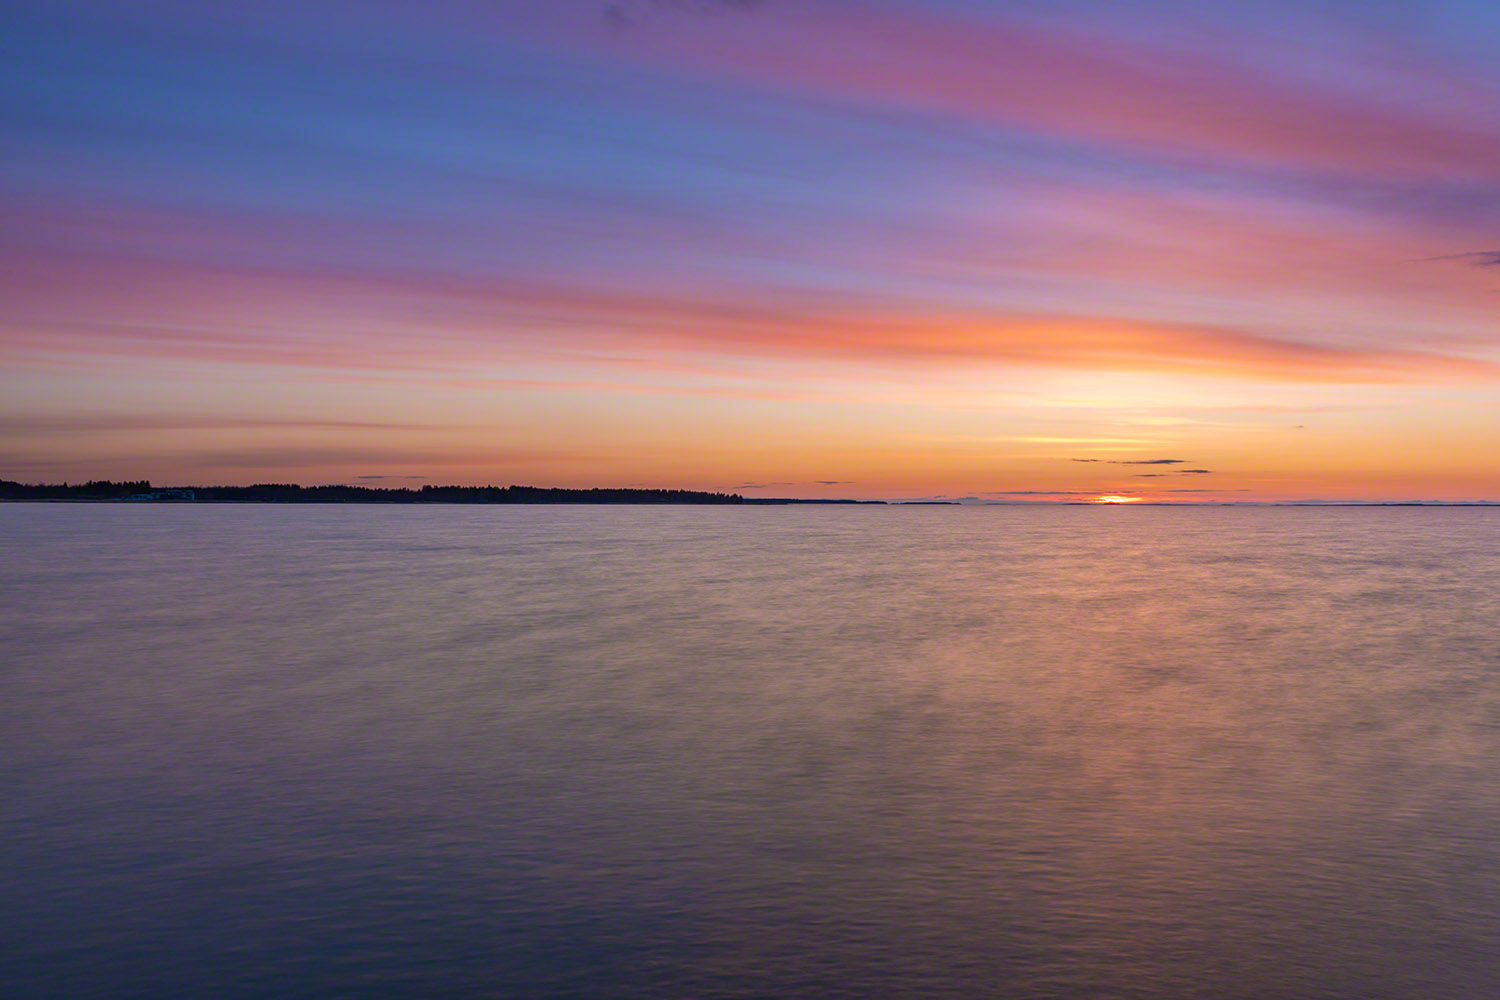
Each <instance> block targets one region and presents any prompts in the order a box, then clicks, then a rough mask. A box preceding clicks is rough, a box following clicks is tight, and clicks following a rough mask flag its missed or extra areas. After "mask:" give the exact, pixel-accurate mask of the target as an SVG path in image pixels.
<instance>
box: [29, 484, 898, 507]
mask: <svg viewBox="0 0 1500 1000" xmlns="http://www.w3.org/2000/svg"><path fill="white" fill-rule="evenodd" d="M6 500H12V501H14V500H40V501H78V502H86V503H101V502H111V503H471V504H502V503H503V504H546V503H550V504H558V503H574V504H577V503H586V504H699V505H704V504H707V505H714V504H749V505H756V504H760V505H765V504H805V503H813V504H830V503H833V504H865V503H874V504H881V503H884V502H885V501H883V500H802V499H795V498H791V497H744V496H741V495H740V494H738V493H707V492H703V491H700V490H644V489H588V490H573V489H559V488H551V487H542V486H422V487H418V488H416V489H411V488H407V487H385V486H343V485H334V486H299V485H297V484H295V483H258V484H256V485H254V486H170V487H162V486H152V485H151V483H150V482H148V481H146V480H139V481H133V482H112V481H110V480H108V479H97V480H91V481H90V482H87V483H77V484H69V483H57V484H52V483H39V484H27V483H17V482H13V481H11V480H8V479H0V501H6Z"/></svg>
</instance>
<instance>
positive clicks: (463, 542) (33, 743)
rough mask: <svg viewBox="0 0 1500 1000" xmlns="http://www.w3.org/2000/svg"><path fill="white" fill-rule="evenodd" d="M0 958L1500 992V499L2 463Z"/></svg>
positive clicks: (391, 993) (1301, 991) (931, 984)
mask: <svg viewBox="0 0 1500 1000" xmlns="http://www.w3.org/2000/svg"><path fill="white" fill-rule="evenodd" d="M0 662H3V667H0V835H3V840H0V903H3V909H0V983H3V986H0V995H3V996H5V997H6V998H31V997H59V998H87V997H150V998H171V997H212V998H216V1000H217V998H239V997H257V998H259V997H365V996H368V997H412V998H419V997H420V998H428V997H470V996H473V997H516V998H526V997H622V998H633V997H643V998H644V997H651V998H700V1000H704V998H719V997H746V998H749V997H810V998H819V997H850V998H855V997H859V998H864V997H870V998H898V997H924V998H925V997H964V998H984V997H996V998H1013V1000H1027V998H1042V997H1048V998H1054V997H1055V998H1075V997H1076V998H1105V997H1161V998H1188V997H1202V998H1216V1000H1217V998H1312V997H1347V998H1382V997H1388V998H1422V1000H1435V998H1447V997H1452V998H1464V1000H1473V998H1483V997H1490V996H1496V995H1500V510H1487V509H1472V508H1464V509H1431V508H1427V509H1407V508H1397V509H1391V508H1382V509H1347V508H1339V509H1295V508H1292V509H1289V508H1270V509H1253V508H1251V509H1247V508H1196V509H1184V508H1161V507H1150V508H1140V507H1136V508H1131V507H1056V508H1004V507H988V508H955V507H890V508H882V507H856V508H799V507H792V508H767V507H755V508H690V507H668V508H639V507H624V508H622V507H613V508H612V507H532V508H525V507H448V506H442V507H385V506H352V507H338V506H251V505H246V506H238V505H235V506H190V505H182V506H123V505H122V506H112V505H65V504H5V505H0Z"/></svg>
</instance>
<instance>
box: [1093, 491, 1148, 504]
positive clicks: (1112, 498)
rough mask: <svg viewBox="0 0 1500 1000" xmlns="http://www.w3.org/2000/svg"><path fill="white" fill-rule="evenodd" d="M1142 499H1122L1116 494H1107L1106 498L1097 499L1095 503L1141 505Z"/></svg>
mask: <svg viewBox="0 0 1500 1000" xmlns="http://www.w3.org/2000/svg"><path fill="white" fill-rule="evenodd" d="M1141 499H1142V498H1141V497H1122V496H1119V495H1118V494H1115V493H1106V494H1105V495H1104V496H1101V497H1097V498H1095V500H1094V503H1140V502H1141Z"/></svg>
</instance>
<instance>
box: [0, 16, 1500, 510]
mask: <svg viewBox="0 0 1500 1000" xmlns="http://www.w3.org/2000/svg"><path fill="white" fill-rule="evenodd" d="M7 21H8V24H7V31H6V36H7V40H6V45H5V50H6V51H5V60H4V64H3V69H0V73H3V75H4V77H5V78H6V79H5V87H4V93H5V98H4V100H5V104H6V112H5V115H4V124H3V126H0V128H3V135H4V155H3V157H0V199H3V205H4V214H5V220H6V221H5V224H4V226H3V227H0V254H3V258H4V261H3V263H4V266H3V269H0V282H3V284H4V287H3V293H0V294H3V299H4V303H5V308H4V310H3V314H0V324H3V325H0V478H7V479H19V480H23V481H27V482H60V481H64V480H67V481H75V482H76V481H80V480H83V479H89V478H116V479H118V478H131V479H135V478H150V479H152V480H153V481H154V482H157V483H162V484H169V483H232V484H249V483H256V482H288V481H290V482H301V483H306V484H313V483H334V482H347V483H354V482H365V483H381V484H385V485H418V484H421V483H423V482H434V483H450V482H451V483H469V484H480V483H495V484H501V485H503V484H507V483H524V484H534V485H542V486H634V485H640V486H652V487H674V488H690V489H713V490H729V491H736V492H741V493H745V494H746V495H751V496H755V495H759V496H807V497H881V498H914V497H935V496H978V497H987V498H995V499H1004V498H1011V499H1026V498H1033V499H1047V498H1049V497H1052V498H1057V499H1071V498H1077V497H1082V498H1091V497H1095V496H1099V495H1101V494H1116V495H1122V496H1135V497H1148V498H1160V499H1179V500H1200V499H1228V500H1235V499H1242V500H1243V499H1257V500H1263V499H1297V498H1307V497H1318V498H1325V499H1340V498H1361V499H1373V500H1379V499H1446V500H1465V499H1500V419H1497V409H1496V406H1497V403H1500V59H1497V57H1496V54H1497V52H1500V6H1497V5H1496V4H1494V3H1493V2H1490V0H1473V2H1443V0H1424V2H1410V3H1395V2H1392V3H1381V2H1378V0H1376V2H1372V0H1358V2H1354V0H1350V2H1344V0H1338V2H1305V0H1304V2H1292V0H1286V2H1279V0H1278V2H1266V0H1254V2H1250V0H1247V2H1244V3H1235V4H1212V3H1210V4H1205V3H1201V2H1188V0H1182V2H1145V3H1132V4H1120V3H1109V2H1102V0H1101V2H1087V0H1047V2H1043V0H1031V2H1005V0H759V2H753V0H747V2H726V0H718V2H710V0H680V2H675V3H674V2H668V0H659V2H653V0H619V2H611V3H606V2H598V0H427V2H423V3H412V2H390V0H359V2H352V0H351V2H333V0H296V2H283V0H267V2H261V3H254V4H221V3H204V2H202V0H197V2H154V0H144V2H131V3H122V2H119V0H111V2H107V3H98V4H91V3H75V2H57V3H30V4H24V5H21V6H19V7H13V8H12V9H11V11H10V12H9V14H8V18H7ZM376 477H385V478H376Z"/></svg>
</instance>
